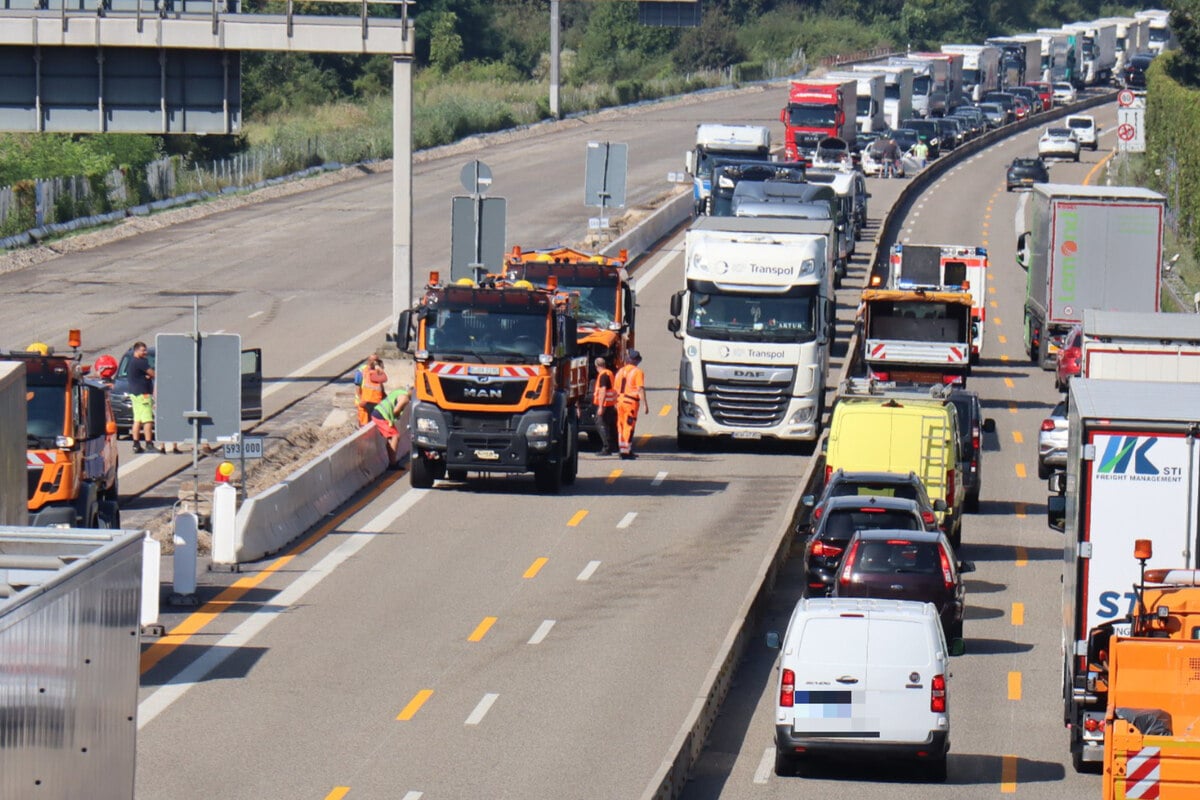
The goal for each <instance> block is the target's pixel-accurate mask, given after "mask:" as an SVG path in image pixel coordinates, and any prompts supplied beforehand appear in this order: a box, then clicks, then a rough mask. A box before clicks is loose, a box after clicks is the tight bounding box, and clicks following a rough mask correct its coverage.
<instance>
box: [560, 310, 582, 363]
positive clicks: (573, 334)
mask: <svg viewBox="0 0 1200 800" xmlns="http://www.w3.org/2000/svg"><path fill="white" fill-rule="evenodd" d="M565 323H566V324H565V325H564V326H563V327H564V329H565V330H564V332H563V336H564V338H565V341H564V342H563V345H564V346H565V348H566V353H567V357H568V358H574V357H575V356H577V355H579V320H577V319H575V318H574V317H567V319H566V320H565Z"/></svg>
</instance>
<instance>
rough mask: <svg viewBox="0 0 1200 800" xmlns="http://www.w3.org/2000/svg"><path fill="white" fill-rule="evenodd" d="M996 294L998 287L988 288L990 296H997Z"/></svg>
mask: <svg viewBox="0 0 1200 800" xmlns="http://www.w3.org/2000/svg"><path fill="white" fill-rule="evenodd" d="M995 293H996V287H995V286H989V287H988V294H995Z"/></svg>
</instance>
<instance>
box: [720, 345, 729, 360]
mask: <svg viewBox="0 0 1200 800" xmlns="http://www.w3.org/2000/svg"><path fill="white" fill-rule="evenodd" d="M729 352H730V351H729V345H727V344H723V345H721V346H720V347H719V348H717V355H718V356H720V357H721V358H729Z"/></svg>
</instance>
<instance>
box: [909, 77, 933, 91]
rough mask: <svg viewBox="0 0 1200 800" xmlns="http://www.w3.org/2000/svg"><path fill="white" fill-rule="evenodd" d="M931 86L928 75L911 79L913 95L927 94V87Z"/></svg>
mask: <svg viewBox="0 0 1200 800" xmlns="http://www.w3.org/2000/svg"><path fill="white" fill-rule="evenodd" d="M931 85H932V81H931V80H930V78H929V76H928V75H916V76H914V77H913V95H914V96H915V95H921V96H924V95H927V94H929V87H930V86H931Z"/></svg>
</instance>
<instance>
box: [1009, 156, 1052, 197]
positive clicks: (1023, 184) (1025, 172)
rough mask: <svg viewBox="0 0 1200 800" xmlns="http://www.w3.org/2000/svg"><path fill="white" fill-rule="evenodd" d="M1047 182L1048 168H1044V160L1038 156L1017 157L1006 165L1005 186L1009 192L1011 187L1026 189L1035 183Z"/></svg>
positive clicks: (1048, 177)
mask: <svg viewBox="0 0 1200 800" xmlns="http://www.w3.org/2000/svg"><path fill="white" fill-rule="evenodd" d="M1049 182H1050V170H1048V169H1046V162H1045V161H1042V160H1041V159H1040V158H1021V157H1017V158H1014V159H1013V160H1012V163H1011V164H1009V165H1008V176H1007V178H1006V180H1005V188H1006V189H1007V190H1008V191H1010V192H1011V191H1012V190H1013V189H1027V188H1029V187H1030V186H1033V185H1034V184H1035V183H1049Z"/></svg>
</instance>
